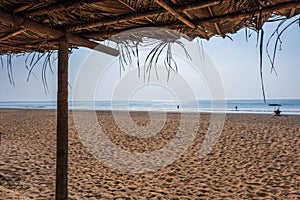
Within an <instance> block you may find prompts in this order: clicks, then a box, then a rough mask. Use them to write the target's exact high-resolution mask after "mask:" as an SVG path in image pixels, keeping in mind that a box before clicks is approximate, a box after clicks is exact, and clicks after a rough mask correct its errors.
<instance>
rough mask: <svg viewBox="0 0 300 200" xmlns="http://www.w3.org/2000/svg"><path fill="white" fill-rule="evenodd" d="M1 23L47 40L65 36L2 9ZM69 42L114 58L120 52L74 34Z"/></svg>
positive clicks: (62, 32)
mask: <svg viewBox="0 0 300 200" xmlns="http://www.w3.org/2000/svg"><path fill="white" fill-rule="evenodd" d="M0 21H1V23H3V24H7V25H8V26H13V27H15V28H23V29H27V30H29V31H31V32H33V33H37V34H38V35H43V36H44V37H46V38H49V37H50V38H52V39H58V38H61V37H64V36H65V33H64V31H61V30H58V29H55V28H52V27H49V26H46V25H43V24H40V23H38V22H35V21H31V20H29V19H26V18H23V17H20V16H14V15H12V14H10V13H7V12H6V11H4V10H2V9H0ZM68 38H69V42H70V43H72V44H74V45H76V46H82V47H87V48H90V49H95V48H96V47H97V51H100V52H103V53H106V54H109V55H112V56H118V55H119V51H118V50H116V49H113V48H111V47H108V46H105V45H102V44H98V43H96V42H92V41H89V40H88V39H85V38H81V37H79V36H77V35H74V34H68Z"/></svg>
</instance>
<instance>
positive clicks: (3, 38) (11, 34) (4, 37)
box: [0, 28, 25, 42]
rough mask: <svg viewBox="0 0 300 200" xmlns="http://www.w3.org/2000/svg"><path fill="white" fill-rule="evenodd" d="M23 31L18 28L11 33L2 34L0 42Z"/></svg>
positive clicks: (23, 30)
mask: <svg viewBox="0 0 300 200" xmlns="http://www.w3.org/2000/svg"><path fill="white" fill-rule="evenodd" d="M24 32H25V29H22V28H20V29H18V30H16V31H14V32H12V33H8V34H6V35H4V36H3V37H0V42H1V41H4V40H7V39H9V38H11V37H14V36H16V35H19V34H21V33H24Z"/></svg>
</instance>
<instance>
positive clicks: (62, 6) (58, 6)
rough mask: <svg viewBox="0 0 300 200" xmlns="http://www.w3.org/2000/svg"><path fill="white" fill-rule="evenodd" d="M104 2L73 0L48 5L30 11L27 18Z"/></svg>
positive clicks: (97, 0)
mask: <svg viewBox="0 0 300 200" xmlns="http://www.w3.org/2000/svg"><path fill="white" fill-rule="evenodd" d="M101 1H103V0H87V1H82V0H71V1H62V2H58V3H55V4H51V5H46V6H43V7H41V8H37V9H34V10H32V11H29V12H28V13H26V16H35V15H41V14H45V13H49V12H52V11H56V12H59V11H62V10H66V9H69V8H74V7H75V8H76V7H78V6H82V5H86V4H94V3H98V2H101Z"/></svg>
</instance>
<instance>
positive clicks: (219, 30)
mask: <svg viewBox="0 0 300 200" xmlns="http://www.w3.org/2000/svg"><path fill="white" fill-rule="evenodd" d="M207 9H208V12H209V14H210V16H211V17H213V16H214V13H213V11H212V9H211V7H210V6H208V7H207ZM214 26H215V29H216V31H217V33H218V34H219V35H221V36H222V37H225V35H224V34H223V33H222V32H221V29H220V27H219V25H218V23H214Z"/></svg>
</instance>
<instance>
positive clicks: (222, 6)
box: [0, 0, 300, 55]
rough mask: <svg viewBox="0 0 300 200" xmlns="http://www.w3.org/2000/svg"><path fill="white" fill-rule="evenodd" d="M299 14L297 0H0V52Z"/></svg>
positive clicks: (204, 29)
mask: <svg viewBox="0 0 300 200" xmlns="http://www.w3.org/2000/svg"><path fill="white" fill-rule="evenodd" d="M299 13H300V1H299V0H294V1H291V0H203V1H199V0H198V1H197V0H86V1H83V0H68V1H59V0H0V55H1V54H11V53H20V52H45V51H49V50H56V49H57V48H58V45H57V40H58V39H59V38H61V37H64V36H65V35H66V36H67V37H68V40H69V43H70V47H78V46H84V47H88V48H95V47H96V45H97V43H96V42H95V40H96V41H102V40H105V39H107V38H110V37H111V36H112V35H114V34H117V33H120V32H123V31H125V30H129V29H133V28H138V27H151V26H156V27H164V28H169V29H173V30H177V31H179V32H180V33H183V34H186V35H187V36H189V37H191V38H195V37H201V38H205V39H209V38H210V37H213V36H215V35H220V36H222V37H224V36H225V35H226V34H227V33H235V32H236V31H238V30H239V29H241V28H243V27H250V28H254V29H260V28H261V27H262V25H263V24H264V23H265V22H266V21H267V20H268V19H269V18H270V17H272V16H274V15H276V16H278V15H281V16H285V17H287V18H289V17H292V16H295V15H297V14H299ZM145 34H146V36H147V34H151V35H149V36H150V37H157V36H154V34H155V33H153V32H152V33H145ZM156 34H160V36H159V37H161V34H162V33H156ZM163 34H167V33H163ZM100 48H101V51H104V52H106V53H109V54H117V53H118V52H117V51H114V49H111V48H107V47H105V46H103V47H100Z"/></svg>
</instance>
